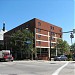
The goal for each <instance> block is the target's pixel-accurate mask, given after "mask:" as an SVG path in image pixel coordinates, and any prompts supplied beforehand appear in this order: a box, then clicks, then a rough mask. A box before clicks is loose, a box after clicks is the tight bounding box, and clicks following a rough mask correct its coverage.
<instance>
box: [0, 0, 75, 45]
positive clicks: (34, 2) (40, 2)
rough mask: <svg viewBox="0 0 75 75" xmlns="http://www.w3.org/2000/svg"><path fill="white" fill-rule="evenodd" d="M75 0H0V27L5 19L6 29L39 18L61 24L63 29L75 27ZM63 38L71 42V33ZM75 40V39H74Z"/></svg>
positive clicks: (69, 29)
mask: <svg viewBox="0 0 75 75" xmlns="http://www.w3.org/2000/svg"><path fill="white" fill-rule="evenodd" d="M74 3H75V0H0V29H2V24H3V22H4V21H5V23H6V29H7V30H11V29H12V28H15V27H17V26H18V25H20V24H22V23H24V22H26V21H28V20H30V19H32V18H38V19H41V20H43V21H46V22H48V23H51V24H54V25H56V26H59V27H61V28H62V29H63V31H64V32H65V31H71V30H73V29H74V27H75V26H74V16H75V15H74ZM63 39H64V40H66V41H67V42H68V43H69V44H70V43H71V39H70V33H67V34H63ZM73 42H74V39H73Z"/></svg>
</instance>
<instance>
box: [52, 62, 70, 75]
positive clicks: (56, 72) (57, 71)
mask: <svg viewBox="0 0 75 75" xmlns="http://www.w3.org/2000/svg"><path fill="white" fill-rule="evenodd" d="M68 63H69V62H66V64H64V65H63V66H61V67H60V68H58V69H57V70H56V71H55V72H54V73H53V74H52V75H58V74H59V72H60V71H61V70H62V69H63V68H64V67H66V66H67V65H68Z"/></svg>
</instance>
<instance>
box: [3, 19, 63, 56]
mask: <svg viewBox="0 0 75 75" xmlns="http://www.w3.org/2000/svg"><path fill="white" fill-rule="evenodd" d="M26 28H28V29H29V30H30V31H32V32H33V33H34V35H35V36H34V38H35V41H34V44H35V49H36V50H37V56H38V57H39V56H41V57H43V56H44V57H50V42H51V48H54V47H55V45H56V43H57V39H58V38H62V33H61V32H62V28H60V27H58V26H55V25H53V24H50V23H47V22H44V21H42V20H39V19H36V18H34V19H32V20H30V21H28V22H26V23H23V24H21V25H19V26H18V27H16V28H14V29H12V30H10V31H8V32H7V33H5V34H4V35H5V43H6V38H7V37H6V36H7V35H11V34H12V33H15V32H16V31H18V30H23V29H26ZM50 37H51V38H52V39H51V40H50Z"/></svg>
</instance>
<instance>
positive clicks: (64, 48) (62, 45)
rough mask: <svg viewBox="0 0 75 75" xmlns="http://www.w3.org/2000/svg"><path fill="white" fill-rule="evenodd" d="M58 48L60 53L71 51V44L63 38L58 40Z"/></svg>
mask: <svg viewBox="0 0 75 75" xmlns="http://www.w3.org/2000/svg"><path fill="white" fill-rule="evenodd" d="M57 48H58V51H59V53H60V54H64V53H68V52H69V51H70V46H69V44H68V43H67V41H63V40H62V39H58V40H57Z"/></svg>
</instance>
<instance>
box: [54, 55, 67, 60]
mask: <svg viewBox="0 0 75 75" xmlns="http://www.w3.org/2000/svg"><path fill="white" fill-rule="evenodd" d="M67 59H68V58H67V57H66V56H65V55H60V56H55V57H54V61H66V60H67Z"/></svg>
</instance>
